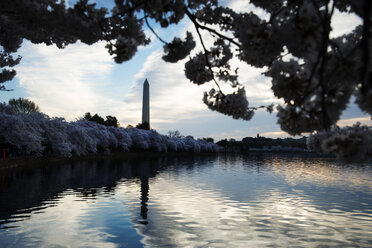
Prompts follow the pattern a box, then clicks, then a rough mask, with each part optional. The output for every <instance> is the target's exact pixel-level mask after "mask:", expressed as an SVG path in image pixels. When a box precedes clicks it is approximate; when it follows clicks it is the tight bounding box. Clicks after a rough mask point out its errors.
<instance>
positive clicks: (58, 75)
mask: <svg viewBox="0 0 372 248" xmlns="http://www.w3.org/2000/svg"><path fill="white" fill-rule="evenodd" d="M19 52H20V53H21V54H22V55H23V56H24V59H23V61H22V63H21V64H20V65H19V66H18V67H17V71H18V73H17V77H18V78H19V82H20V85H21V86H22V87H23V88H25V89H26V91H27V93H28V94H29V96H30V99H31V100H33V101H35V102H36V103H37V104H38V105H39V106H40V108H41V110H42V111H43V112H45V113H47V114H49V115H51V116H64V117H66V119H73V118H76V117H77V116H78V115H81V114H82V113H83V112H84V111H89V110H94V109H95V108H96V107H97V106H100V105H102V104H103V103H104V102H105V101H106V99H105V97H104V96H103V95H102V93H101V92H100V91H101V90H102V85H104V84H105V81H106V82H107V80H108V79H107V75H109V73H110V72H111V70H112V68H113V66H114V63H113V62H112V59H111V58H110V56H109V55H108V53H107V51H106V49H104V44H103V43H97V44H95V45H92V46H87V45H84V44H81V43H77V44H74V45H70V46H68V47H66V48H65V49H58V48H56V47H54V46H46V45H33V44H31V43H29V42H27V43H26V44H24V45H23V47H22V48H21V49H20V51H19Z"/></svg>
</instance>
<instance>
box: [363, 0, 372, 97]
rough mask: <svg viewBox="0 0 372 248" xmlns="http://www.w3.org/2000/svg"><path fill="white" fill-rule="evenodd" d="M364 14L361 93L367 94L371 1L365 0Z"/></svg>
mask: <svg viewBox="0 0 372 248" xmlns="http://www.w3.org/2000/svg"><path fill="white" fill-rule="evenodd" d="M363 7H364V8H363V9H364V13H363V36H362V43H361V45H362V49H363V58H362V59H363V64H362V72H361V73H362V75H361V84H362V88H361V92H362V93H365V92H366V89H367V85H366V80H368V67H369V62H370V57H369V38H370V37H369V32H370V29H371V0H364V6H363Z"/></svg>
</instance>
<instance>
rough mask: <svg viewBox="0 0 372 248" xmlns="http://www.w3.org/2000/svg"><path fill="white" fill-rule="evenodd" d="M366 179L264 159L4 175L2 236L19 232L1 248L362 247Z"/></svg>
mask: <svg viewBox="0 0 372 248" xmlns="http://www.w3.org/2000/svg"><path fill="white" fill-rule="evenodd" d="M371 175H372V169H371V165H352V166H350V165H342V164H338V163H336V162H332V161H329V160H328V159H315V158H306V157H304V156H302V158H298V157H293V156H290V157H287V156H284V155H280V156H279V155H262V154H261V155H257V156H249V157H247V156H226V157H225V156H223V155H220V156H219V157H204V158H203V157H184V158H182V157H181V158H176V157H175V158H171V157H169V158H149V159H134V160H120V159H116V160H114V159H113V160H98V161H94V160H93V161H81V162H80V161H78V162H74V163H71V164H64V165H53V166H50V165H49V166H45V167H40V168H35V169H33V170H31V169H30V170H21V171H15V172H12V173H10V174H2V172H1V171H0V176H1V177H5V178H6V179H5V183H4V184H3V185H2V186H1V187H0V221H1V220H3V224H1V223H0V227H1V228H5V227H16V228H10V229H0V243H2V244H5V246H11V245H16V246H21V247H22V246H42V247H43V246H44V247H50V246H53V247H55V246H74V247H75V246H88V247H103V246H104V247H123V246H125V245H127V246H130V247H140V246H142V245H144V246H147V247H157V246H162V247H163V246H172V247H173V246H174V247H203V246H206V247H263V246H275V247H288V246H302V247H304V246H306V247H316V246H318V245H324V244H326V245H328V246H335V247H339V246H360V247H368V246H371V244H372V238H371V237H369V230H372V207H371V206H372V201H371V199H372V197H371V196H372V194H371ZM340 196H341V197H340ZM342 197H343V198H342ZM4 202H7V203H8V202H9V205H8V206H5V205H4ZM4 206H5V207H4ZM17 216H18V217H19V218H18V219H17ZM22 216H23V217H22ZM11 221H17V222H14V223H13V222H11Z"/></svg>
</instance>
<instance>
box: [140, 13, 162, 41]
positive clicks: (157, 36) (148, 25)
mask: <svg viewBox="0 0 372 248" xmlns="http://www.w3.org/2000/svg"><path fill="white" fill-rule="evenodd" d="M144 18H145V22H146V25H147V27H148V28H149V29H150V30H151V32H152V33H153V34H154V35H155V36H156V38H158V40H160V41H161V42H163V43H164V44H165V45H167V44H168V42H166V41H165V40H163V39H162V38H161V37H160V36H159V35H158V34H157V33H156V32H155V30H154V29H153V28H152V27H151V26H150V23H149V22H148V20H147V16H146V15H145V16H144Z"/></svg>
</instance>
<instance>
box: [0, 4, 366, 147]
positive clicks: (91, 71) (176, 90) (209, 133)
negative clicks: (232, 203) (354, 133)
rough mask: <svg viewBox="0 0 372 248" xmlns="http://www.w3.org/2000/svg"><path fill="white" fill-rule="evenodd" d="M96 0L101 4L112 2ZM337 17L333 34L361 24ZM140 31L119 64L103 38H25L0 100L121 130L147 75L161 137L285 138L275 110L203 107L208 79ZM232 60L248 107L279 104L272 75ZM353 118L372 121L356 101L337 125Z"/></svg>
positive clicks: (163, 32) (134, 120)
mask: <svg viewBox="0 0 372 248" xmlns="http://www.w3.org/2000/svg"><path fill="white" fill-rule="evenodd" d="M71 2H72V1H69V3H70V4H71ZM96 2H97V3H98V4H99V5H103V6H107V5H108V4H109V2H110V1H107V0H105V1H98V0H97V1H96ZM225 2H227V3H228V5H229V6H230V7H231V8H233V9H235V10H239V11H249V10H251V7H250V6H247V4H246V1H243V0H235V1H225ZM256 11H259V10H257V9H256ZM336 14H337V15H336V17H335V18H334V20H333V22H332V23H333V29H334V31H333V33H332V35H334V36H337V35H338V34H341V33H344V32H348V31H350V30H352V29H353V27H355V25H357V24H358V23H360V19H358V18H357V17H353V16H347V15H341V14H339V13H336ZM153 27H154V29H155V30H156V32H157V33H158V34H159V36H160V37H162V38H163V39H165V40H167V41H171V40H172V39H173V37H174V36H175V35H177V36H181V37H184V36H185V33H186V30H192V26H191V23H189V22H188V21H186V20H184V21H182V22H181V23H180V24H179V25H177V26H171V27H170V28H168V29H161V28H160V27H158V26H157V25H156V24H154V23H153ZM193 32H194V31H193ZM146 33H147V34H148V36H150V37H151V40H152V42H151V43H150V45H148V46H145V47H140V48H139V50H138V52H137V54H136V55H135V57H134V58H133V59H131V60H130V61H128V62H124V63H123V64H116V63H115V62H114V60H113V59H112V57H110V55H109V54H108V52H107V49H105V47H104V46H105V44H104V43H102V42H101V43H96V44H93V45H90V46H88V45H85V44H83V43H80V42H77V43H75V44H73V45H69V46H68V47H66V48H65V49H58V48H56V47H55V46H46V45H43V44H38V45H35V44H32V43H30V42H28V41H24V42H23V45H22V47H21V48H20V49H19V50H18V53H19V54H20V55H21V56H22V57H23V59H22V60H21V63H20V64H19V65H17V66H16V67H15V69H16V70H17V76H16V77H15V79H13V80H12V81H11V82H9V83H6V85H5V86H6V87H7V88H10V89H14V91H11V92H0V102H8V100H9V99H11V98H18V97H25V98H28V99H30V100H32V101H34V102H35V103H36V104H38V105H39V107H40V109H41V111H42V112H44V113H46V114H48V115H49V116H51V117H64V118H65V119H66V120H67V121H74V120H76V119H78V118H80V117H82V116H83V115H84V113H86V112H90V113H91V114H95V113H98V114H99V115H100V116H103V117H105V116H107V115H112V116H116V117H117V118H118V120H119V122H120V125H121V126H122V127H126V126H127V125H129V124H130V125H133V126H134V125H136V124H138V123H140V122H141V116H142V112H141V109H142V85H143V82H144V80H145V79H146V78H147V79H148V81H149V84H150V122H151V127H152V128H153V129H155V130H157V131H158V132H159V133H161V134H167V133H168V131H171V130H178V131H180V133H181V134H183V135H192V136H194V137H195V138H202V137H212V138H214V139H215V141H218V140H220V139H224V138H227V139H230V138H235V139H237V140H239V139H242V138H244V137H252V136H256V135H257V134H260V136H265V137H272V138H276V137H287V136H288V135H287V134H286V133H284V132H282V131H281V130H280V127H279V125H278V124H277V123H276V122H277V118H276V116H275V115H276V113H275V112H274V113H272V114H269V113H268V112H266V111H264V110H262V111H257V112H256V113H255V116H254V117H253V118H252V120H250V121H242V120H234V119H232V118H231V117H228V116H225V115H222V114H219V113H217V112H213V111H211V110H209V109H208V108H207V106H206V105H204V104H203V102H202V97H203V92H204V91H209V90H210V89H211V87H213V84H212V83H209V84H205V85H202V86H197V85H194V84H192V83H191V82H189V81H188V80H187V79H186V77H185V75H184V63H185V61H186V60H187V58H186V59H185V60H183V61H180V62H178V63H166V62H164V61H163V60H162V59H161V57H162V55H163V49H162V43H161V42H160V41H158V40H157V39H156V37H154V35H153V34H152V33H151V32H150V31H149V30H146ZM194 37H196V36H194ZM206 39H207V42H208V38H206ZM198 46H199V47H200V44H199V45H197V48H198ZM195 50H197V49H195ZM234 64H235V65H236V66H238V67H239V68H240V69H239V72H240V75H239V81H240V83H242V84H243V85H244V86H245V89H246V92H247V97H248V101H249V103H250V106H260V105H262V104H266V105H268V104H271V103H279V102H280V101H279V100H278V99H276V98H275V97H274V96H273V93H272V91H271V89H270V87H271V82H270V79H269V78H266V77H265V76H263V75H262V74H261V73H262V72H263V70H259V69H254V68H252V67H250V66H248V65H247V64H243V63H240V62H238V61H236V62H234ZM357 121H359V122H361V123H363V124H368V125H372V121H371V118H370V117H369V116H368V115H366V114H364V113H362V112H361V111H360V110H359V109H358V107H357V106H356V105H355V104H349V107H348V109H347V110H346V111H344V114H343V115H342V117H341V120H340V121H339V123H338V124H339V125H341V126H344V125H352V124H353V123H355V122H357Z"/></svg>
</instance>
